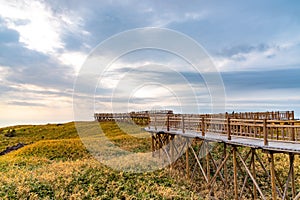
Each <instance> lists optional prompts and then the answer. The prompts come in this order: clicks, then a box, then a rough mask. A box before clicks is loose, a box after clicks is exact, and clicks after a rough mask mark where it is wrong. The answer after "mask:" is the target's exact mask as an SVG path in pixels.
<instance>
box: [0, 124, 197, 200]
mask: <svg viewBox="0 0 300 200" xmlns="http://www.w3.org/2000/svg"><path fill="white" fill-rule="evenodd" d="M89 126H90V125H89V123H87V124H86V127H87V130H89ZM101 127H102V129H103V131H104V132H105V133H106V136H107V137H108V138H109V139H110V141H112V142H113V143H114V144H115V145H117V146H120V147H121V148H122V149H125V150H127V151H132V152H146V151H149V150H150V145H151V142H150V138H138V137H133V136H132V135H127V134H125V133H124V132H123V131H122V130H120V129H119V127H118V126H117V125H116V124H115V123H114V122H102V124H101ZM127 128H129V129H130V128H131V127H130V125H128V126H127ZM90 129H91V130H90V132H93V130H92V127H90ZM133 132H141V129H138V130H133ZM8 133H13V134H12V135H9V134H8ZM143 134H145V133H143ZM18 143H22V144H25V146H24V147H22V148H20V149H18V150H16V151H12V152H10V153H8V154H6V155H3V156H0V180H1V181H0V199H112V198H115V199H145V198H146V199H172V198H175V199H176V198H177V199H178V198H183V197H184V198H188V199H190V198H195V199H198V198H200V197H199V196H197V195H196V194H194V193H193V192H192V190H190V189H189V186H188V184H187V183H184V182H178V181H176V180H174V179H173V178H172V177H170V176H169V175H168V169H165V170H159V171H155V172H151V173H150V172H148V173H140V174H135V173H129V172H121V171H114V170H112V169H110V168H109V167H107V166H104V165H102V164H101V163H99V162H98V161H97V160H95V159H94V158H93V157H92V156H91V155H90V154H89V152H88V151H87V150H86V148H85V146H84V145H83V143H82V142H81V139H80V138H79V137H78V134H77V131H76V129H75V125H74V123H66V124H47V125H26V126H14V127H7V128H2V129H0V152H1V151H4V150H5V149H6V148H7V147H11V146H13V145H16V144H18Z"/></svg>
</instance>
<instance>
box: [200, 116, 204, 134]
mask: <svg viewBox="0 0 300 200" xmlns="http://www.w3.org/2000/svg"><path fill="white" fill-rule="evenodd" d="M201 128H202V136H205V121H204V117H202V119H201Z"/></svg>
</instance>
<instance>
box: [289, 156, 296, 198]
mask: <svg viewBox="0 0 300 200" xmlns="http://www.w3.org/2000/svg"><path fill="white" fill-rule="evenodd" d="M289 157H290V166H291V174H292V177H291V179H292V180H291V182H292V197H293V199H294V198H295V196H296V190H295V169H294V160H295V157H294V154H293V153H290V154H289Z"/></svg>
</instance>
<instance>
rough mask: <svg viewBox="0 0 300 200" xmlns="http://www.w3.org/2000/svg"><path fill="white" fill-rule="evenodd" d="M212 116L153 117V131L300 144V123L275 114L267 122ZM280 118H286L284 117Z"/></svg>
mask: <svg viewBox="0 0 300 200" xmlns="http://www.w3.org/2000/svg"><path fill="white" fill-rule="evenodd" d="M277 113H278V112H277ZM280 115H281V114H280V113H279V115H277V114H276V116H275V115H273V116H275V117H274V118H276V117H277V116H280ZM288 115H290V114H289V113H288V114H287V112H286V116H285V117H287V118H289V117H288ZM212 116H213V115H197V114H150V124H149V127H152V128H154V129H155V130H158V131H159V130H163V131H177V132H178V131H179V132H180V133H182V134H184V133H186V132H193V133H196V134H199V135H201V136H205V134H206V133H208V132H209V133H219V134H226V135H227V137H228V140H231V136H238V137H245V138H258V139H263V140H264V144H265V145H268V142H269V141H270V140H281V141H289V142H300V121H298V120H290V119H287V120H278V119H272V114H270V115H265V116H266V118H265V119H247V118H246V119H232V118H230V115H228V114H224V115H219V116H218V118H213V117H212ZM215 116H216V115H214V117H215ZM220 116H221V117H220ZM222 116H223V117H222ZM280 117H283V114H282V115H281V116H280ZM270 118H271V119H270Z"/></svg>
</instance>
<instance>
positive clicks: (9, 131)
mask: <svg viewBox="0 0 300 200" xmlns="http://www.w3.org/2000/svg"><path fill="white" fill-rule="evenodd" d="M4 136H5V137H15V136H16V130H15V129H9V130H8V131H7V133H5V134H4Z"/></svg>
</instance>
